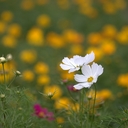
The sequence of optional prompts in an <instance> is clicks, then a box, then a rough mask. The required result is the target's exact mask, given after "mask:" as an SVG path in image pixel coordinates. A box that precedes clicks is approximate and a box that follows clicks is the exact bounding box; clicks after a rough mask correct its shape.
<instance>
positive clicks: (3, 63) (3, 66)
mask: <svg viewBox="0 0 128 128" xmlns="http://www.w3.org/2000/svg"><path fill="white" fill-rule="evenodd" d="M2 68H3V74H4V84H5V83H6V79H5V69H4V63H2Z"/></svg>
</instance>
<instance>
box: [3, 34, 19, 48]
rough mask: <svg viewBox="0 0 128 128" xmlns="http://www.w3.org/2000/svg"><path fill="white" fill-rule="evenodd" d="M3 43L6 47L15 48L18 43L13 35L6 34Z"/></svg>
mask: <svg viewBox="0 0 128 128" xmlns="http://www.w3.org/2000/svg"><path fill="white" fill-rule="evenodd" d="M2 44H3V45H4V46H5V47H10V48H15V47H16V45H17V40H16V38H14V37H13V36H11V35H5V36H3V38H2Z"/></svg>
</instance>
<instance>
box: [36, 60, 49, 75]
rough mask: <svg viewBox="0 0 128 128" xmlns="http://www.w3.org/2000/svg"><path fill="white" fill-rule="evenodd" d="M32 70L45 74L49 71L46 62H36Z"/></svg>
mask: <svg viewBox="0 0 128 128" xmlns="http://www.w3.org/2000/svg"><path fill="white" fill-rule="evenodd" d="M34 71H35V72H36V73H37V74H45V73H48V72H49V67H48V65H47V64H45V63H44V62H41V61H40V62H38V63H37V64H36V65H35V66H34Z"/></svg>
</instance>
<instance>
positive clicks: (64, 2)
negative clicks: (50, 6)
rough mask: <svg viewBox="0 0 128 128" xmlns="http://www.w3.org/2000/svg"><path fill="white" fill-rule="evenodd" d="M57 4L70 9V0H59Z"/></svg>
mask: <svg viewBox="0 0 128 128" xmlns="http://www.w3.org/2000/svg"><path fill="white" fill-rule="evenodd" d="M57 4H58V6H59V7H60V8H62V9H68V8H69V1H68V0H57Z"/></svg>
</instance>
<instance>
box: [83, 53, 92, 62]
mask: <svg viewBox="0 0 128 128" xmlns="http://www.w3.org/2000/svg"><path fill="white" fill-rule="evenodd" d="M94 59H95V54H94V52H91V53H90V54H87V55H86V56H85V57H84V60H85V64H89V63H90V62H92V61H94Z"/></svg>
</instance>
